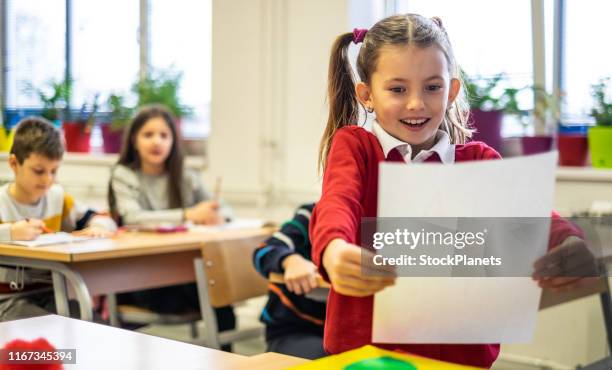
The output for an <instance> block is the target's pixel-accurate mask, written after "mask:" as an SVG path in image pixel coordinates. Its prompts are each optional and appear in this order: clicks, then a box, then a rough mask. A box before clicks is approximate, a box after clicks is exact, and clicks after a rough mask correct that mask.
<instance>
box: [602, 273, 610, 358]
mask: <svg viewBox="0 0 612 370" xmlns="http://www.w3.org/2000/svg"><path fill="white" fill-rule="evenodd" d="M604 280H605V281H606V285H607V286H608V289H606V291H605V292H603V293H601V294H600V295H599V300H600V301H601V310H602V312H603V318H604V324H605V326H606V338H607V339H608V350H609V351H610V353H612V304H611V302H610V287H609V285H608V278H607V277H605V278H604Z"/></svg>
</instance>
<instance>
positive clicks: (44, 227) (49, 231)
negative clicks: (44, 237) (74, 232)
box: [25, 218, 55, 234]
mask: <svg viewBox="0 0 612 370" xmlns="http://www.w3.org/2000/svg"><path fill="white" fill-rule="evenodd" d="M25 220H26V222H28V223H29V222H30V220H31V218H26V219H25ZM41 223H42V225H41V226H40V229H41V230H42V232H43V233H45V234H53V233H55V230H53V229H51V228H49V227H48V226H47V225H45V224H44V222H42V221H41Z"/></svg>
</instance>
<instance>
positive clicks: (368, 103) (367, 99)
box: [355, 82, 373, 110]
mask: <svg viewBox="0 0 612 370" xmlns="http://www.w3.org/2000/svg"><path fill="white" fill-rule="evenodd" d="M355 94H356V95H357V100H359V102H360V103H361V105H363V106H364V107H366V109H368V110H370V109H372V108H373V106H372V89H370V86H368V85H367V84H366V83H364V82H359V83H358V84H357V85H355Z"/></svg>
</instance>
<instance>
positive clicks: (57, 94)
mask: <svg viewBox="0 0 612 370" xmlns="http://www.w3.org/2000/svg"><path fill="white" fill-rule="evenodd" d="M49 87H50V88H51V93H50V94H47V93H46V92H45V91H43V90H38V91H37V94H38V98H39V99H40V101H41V103H42V112H41V115H42V116H43V117H44V118H46V119H48V120H49V121H51V122H52V123H53V124H54V125H55V126H57V127H60V126H61V114H62V110H64V109H66V106H67V104H68V101H69V100H70V96H71V95H72V81H71V80H70V79H66V80H64V81H60V82H56V81H51V82H50V83H49Z"/></svg>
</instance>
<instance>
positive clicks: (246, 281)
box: [202, 235, 269, 307]
mask: <svg viewBox="0 0 612 370" xmlns="http://www.w3.org/2000/svg"><path fill="white" fill-rule="evenodd" d="M268 237H269V235H263V236H262V235H258V236H253V237H250V238H241V239H236V240H223V241H213V242H207V243H206V246H205V247H204V248H203V250H202V257H203V258H204V266H205V269H206V277H207V279H208V293H209V296H210V302H211V305H212V306H213V307H223V306H227V305H230V304H233V303H236V302H240V301H244V300H246V299H249V298H254V297H259V296H262V295H265V294H267V292H268V282H267V280H266V279H264V278H263V277H261V276H260V275H259V274H258V273H257V271H256V270H255V268H254V267H253V262H252V257H251V256H252V255H253V251H254V250H255V249H256V248H257V247H258V246H259V244H261V242H263V241H264V240H265V239H267V238H268Z"/></svg>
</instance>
